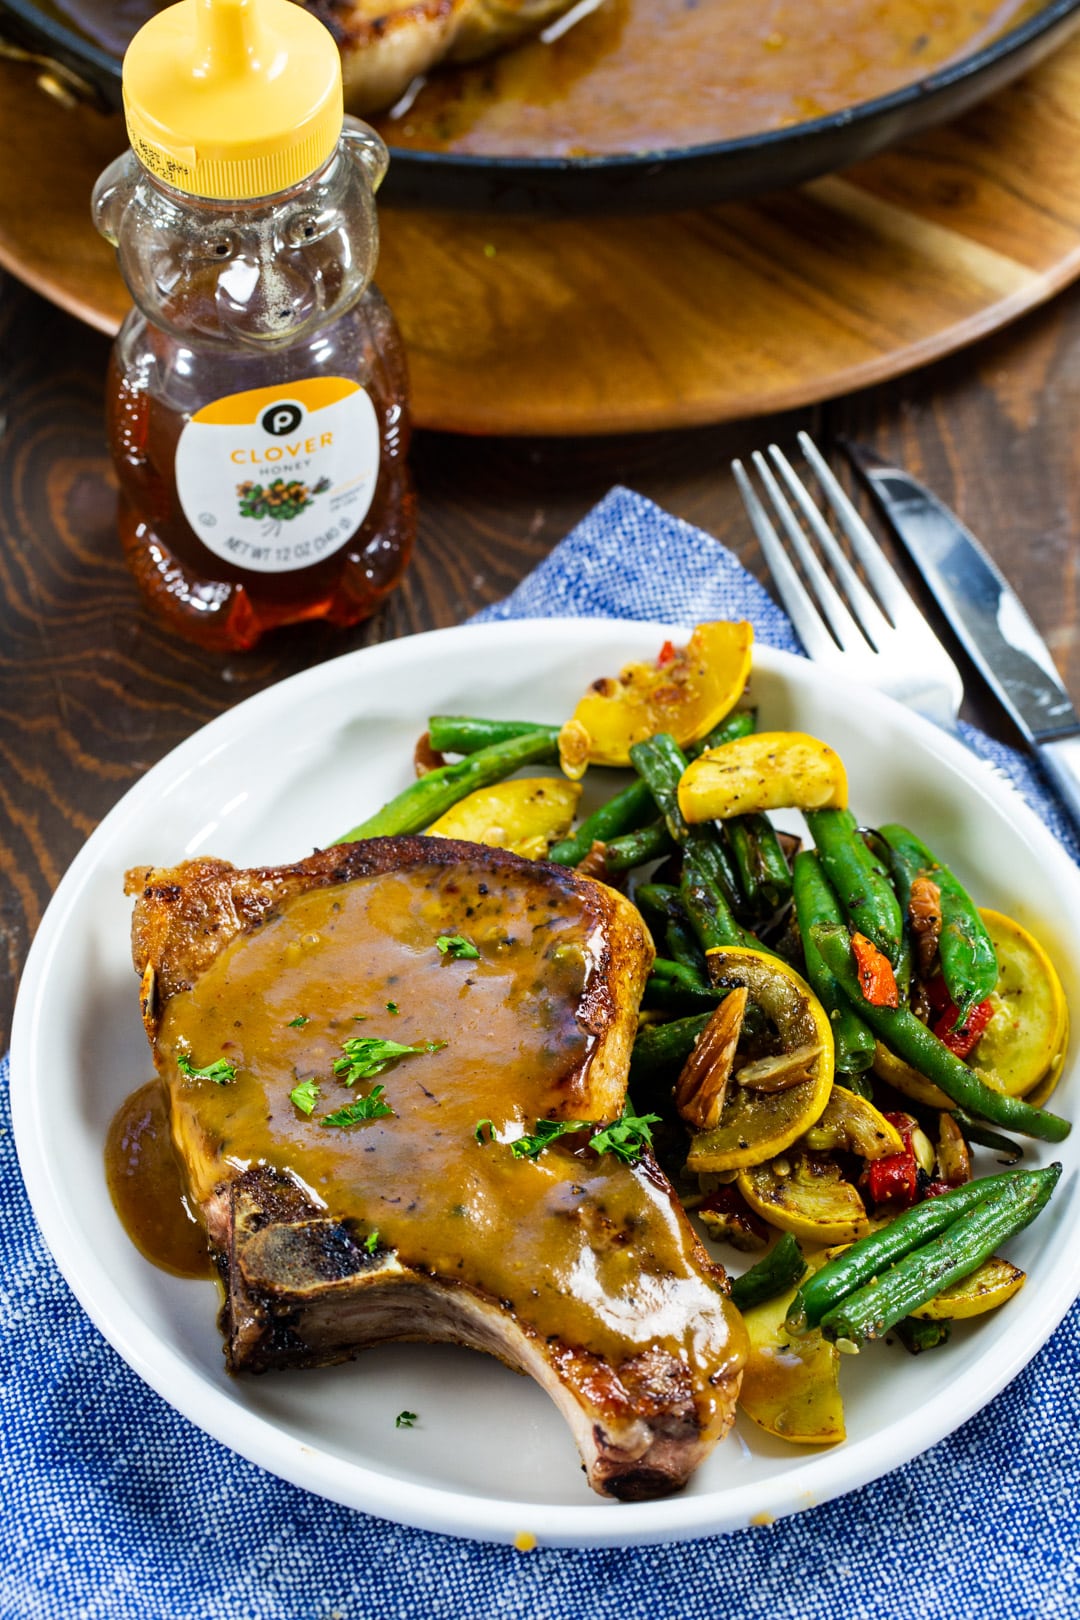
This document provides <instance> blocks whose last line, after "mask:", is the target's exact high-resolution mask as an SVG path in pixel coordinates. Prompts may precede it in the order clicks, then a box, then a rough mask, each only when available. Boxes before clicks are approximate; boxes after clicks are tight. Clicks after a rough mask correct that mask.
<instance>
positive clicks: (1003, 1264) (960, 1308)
mask: <svg viewBox="0 0 1080 1620" xmlns="http://www.w3.org/2000/svg"><path fill="white" fill-rule="evenodd" d="M1026 1281H1027V1273H1026V1272H1023V1271H1021V1270H1020V1268H1019V1267H1018V1266H1014V1265H1010V1263H1009V1261H1008V1260H1000V1259H999V1258H998V1256H997V1255H996V1254H995V1255H993V1256H992V1257H991V1258H990V1259H989V1260H984V1261H983V1263H982V1265H981V1266H979V1268H978V1270H977V1271H973V1272H972V1273H971V1275H970V1277H961V1278H960V1280H959V1281H958V1282H954V1283H953V1284H952V1285H951V1286H950V1287H949V1288H943V1289H942V1291H941V1293H940V1294H935V1295H934V1297H933V1299H930V1300H927V1302H926V1304H925V1305H920V1306H918V1308H917V1309H916V1310H914V1311H912V1313H911V1314H912V1316H922V1317H926V1318H927V1319H928V1320H930V1321H931V1322H942V1321H952V1322H956V1321H960V1320H961V1319H962V1318H964V1317H968V1316H982V1315H983V1314H984V1313H985V1312H986V1311H992V1310H995V1309H996V1308H997V1306H998V1305H1004V1303H1005V1301H1006V1300H1007V1299H1012V1297H1013V1295H1014V1294H1017V1293H1019V1291H1020V1289H1021V1288H1023V1286H1024V1283H1025V1282H1026Z"/></svg>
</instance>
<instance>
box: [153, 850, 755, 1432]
mask: <svg viewBox="0 0 1080 1620" xmlns="http://www.w3.org/2000/svg"><path fill="white" fill-rule="evenodd" d="M450 918H453V919H454V925H453V926H454V930H455V931H456V930H457V929H460V931H461V932H462V933H463V934H464V935H465V936H466V937H467V938H468V939H469V940H470V941H471V942H473V943H474V944H475V946H476V947H477V949H478V950H479V952H480V957H479V959H478V960H470V959H457V958H455V957H453V956H452V955H450V954H449V953H447V954H442V953H440V952H439V950H438V949H437V946H436V940H437V938H438V937H439V935H440V934H441V933H445V932H447V931H448V919H450ZM593 928H594V922H593V920H592V919H591V918H590V917H589V916H588V915H587V914H586V913H585V911H584V909H583V908H582V906H581V904H580V902H579V900H578V899H577V897H576V896H575V893H574V891H573V889H572V888H570V887H569V886H568V887H567V889H566V890H565V891H564V892H562V893H559V892H558V891H553V890H552V889H551V887H550V886H549V885H547V884H543V885H539V884H538V885H536V887H535V888H533V886H531V885H520V884H519V885H518V886H517V887H515V888H514V889H513V891H512V896H511V897H510V898H508V897H507V895H506V894H504V893H499V892H497V890H496V887H495V886H492V892H488V886H487V884H486V883H485V882H484V881H483V877H482V876H477V875H476V874H475V873H473V872H472V870H471V869H470V868H463V867H455V866H451V867H446V866H418V867H415V868H411V869H409V870H407V871H403V872H400V873H392V874H383V875H380V876H379V877H378V878H375V879H372V880H357V881H355V882H352V883H350V884H346V885H342V886H340V887H331V888H324V889H318V890H314V891H310V892H307V893H304V894H301V895H298V896H296V897H294V898H293V899H291V900H289V901H288V902H286V903H285V904H284V906H283V907H282V908H281V909H280V910H279V911H278V912H277V913H276V914H274V915H273V916H271V917H270V918H269V920H267V921H266V922H265V923H264V924H263V925H262V926H261V927H260V928H258V929H257V930H256V931H254V932H252V933H248V934H245V935H242V936H240V937H238V938H237V939H235V940H233V941H232V943H231V944H229V945H227V946H226V947H225V948H224V949H223V950H222V952H221V953H220V955H219V956H218V957H217V958H216V959H215V960H214V961H213V962H212V963H211V965H210V966H209V968H207V970H206V971H205V972H204V973H202V974H201V976H200V977H199V978H198V980H197V982H196V984H195V985H194V987H193V988H192V989H191V990H190V991H185V992H180V993H178V994H176V995H174V996H173V997H172V998H171V1000H170V1001H169V1002H168V1004H167V1006H166V1008H165V1011H164V1015H163V1019H162V1025H161V1030H160V1035H159V1042H158V1044H159V1049H160V1052H161V1054H162V1056H163V1059H164V1063H165V1068H166V1072H168V1073H169V1075H170V1081H169V1086H170V1092H171V1096H170V1105H171V1109H172V1118H173V1134H174V1137H175V1139H176V1140H177V1141H178V1142H180V1143H181V1144H182V1145H183V1157H184V1160H185V1163H186V1165H187V1167H188V1172H189V1179H190V1189H191V1195H192V1200H193V1202H196V1203H199V1202H201V1201H202V1200H204V1199H205V1198H206V1197H207V1196H208V1195H209V1193H210V1192H211V1190H212V1189H213V1187H214V1186H216V1185H217V1184H218V1183H219V1182H220V1181H221V1180H222V1179H223V1178H224V1177H227V1176H229V1175H232V1174H236V1173H238V1172H240V1171H241V1170H243V1169H244V1168H246V1167H247V1166H248V1165H250V1164H253V1163H263V1164H269V1165H272V1166H274V1167H275V1168H277V1169H279V1170H281V1171H285V1172H287V1173H288V1174H289V1175H291V1176H292V1177H293V1178H294V1179H295V1180H296V1181H297V1182H299V1183H300V1184H301V1185H302V1186H303V1187H304V1189H305V1190H306V1191H307V1193H308V1194H309V1196H311V1197H312V1199H313V1200H314V1201H315V1202H316V1203H317V1204H320V1205H322V1206H323V1207H325V1208H326V1210H327V1212H328V1213H329V1214H330V1215H332V1216H334V1217H336V1218H348V1219H349V1220H350V1222H351V1223H352V1229H353V1230H355V1231H357V1232H358V1233H359V1234H360V1235H361V1236H364V1235H366V1234H368V1233H370V1232H372V1231H377V1232H378V1234H379V1239H378V1242H379V1247H380V1249H382V1248H384V1247H385V1248H391V1249H393V1250H395V1251H396V1253H397V1255H398V1256H399V1257H400V1259H401V1260H402V1261H404V1262H405V1263H406V1264H409V1265H412V1266H414V1267H417V1268H419V1269H421V1270H423V1269H431V1270H433V1271H436V1272H438V1273H439V1274H441V1275H443V1276H454V1277H458V1278H460V1279H461V1280H462V1281H463V1282H466V1283H469V1284H472V1285H473V1286H474V1287H476V1288H478V1289H481V1290H483V1291H484V1292H485V1293H487V1294H488V1295H490V1296H493V1297H495V1298H497V1299H500V1300H502V1301H503V1302H504V1303H505V1304H507V1305H508V1306H509V1308H512V1309H514V1310H515V1311H516V1312H517V1314H518V1315H519V1317H520V1318H521V1320H522V1321H523V1322H524V1323H526V1324H528V1325H529V1326H530V1327H531V1328H533V1329H534V1330H535V1331H536V1332H537V1334H539V1335H546V1336H554V1337H557V1338H559V1339H560V1340H563V1341H564V1342H566V1343H567V1344H570V1345H573V1346H575V1347H578V1348H580V1349H583V1350H585V1351H589V1352H593V1353H595V1354H597V1355H601V1356H604V1357H605V1358H610V1359H612V1360H614V1361H616V1362H618V1361H621V1360H623V1359H625V1358H626V1357H627V1356H628V1355H633V1354H635V1353H636V1352H637V1351H645V1350H647V1349H648V1348H650V1347H651V1346H663V1347H664V1348H666V1349H668V1350H669V1351H670V1352H671V1353H672V1354H674V1355H676V1356H678V1357H679V1358H680V1359H682V1360H684V1361H686V1362H687V1364H688V1365H690V1366H691V1367H693V1368H694V1369H695V1370H696V1372H697V1374H698V1376H697V1377H696V1378H695V1383H696V1384H697V1385H698V1386H699V1388H700V1389H702V1390H705V1391H707V1390H708V1380H709V1379H710V1378H719V1377H724V1376H725V1375H726V1374H727V1373H729V1372H731V1371H732V1370H733V1369H734V1366H735V1364H736V1362H737V1360H738V1358H739V1356H740V1354H741V1352H742V1348H743V1343H744V1340H743V1332H742V1329H741V1325H740V1324H739V1322H738V1319H737V1317H736V1315H735V1313H734V1312H733V1310H732V1308H731V1306H730V1305H729V1303H728V1301H727V1300H726V1298H725V1296H724V1295H723V1294H722V1292H721V1291H720V1289H719V1286H718V1285H717V1284H716V1283H714V1282H713V1281H712V1280H711V1279H710V1278H709V1277H708V1276H706V1275H704V1274H703V1273H702V1272H701V1271H700V1270H699V1269H698V1267H697V1266H696V1265H695V1264H694V1263H693V1262H692V1260H691V1253H692V1242H691V1239H690V1237H689V1227H688V1225H687V1223H686V1218H685V1216H684V1215H683V1214H682V1212H681V1211H680V1210H679V1209H678V1208H677V1207H676V1206H675V1204H674V1203H673V1201H672V1198H671V1195H670V1191H669V1189H668V1188H667V1185H666V1183H665V1182H663V1181H662V1179H660V1178H658V1176H657V1175H656V1174H655V1172H651V1171H650V1170H649V1169H648V1168H647V1167H646V1166H645V1165H642V1164H640V1163H639V1164H637V1165H633V1166H628V1165H625V1164H622V1163H621V1162H620V1161H619V1160H618V1159H617V1158H616V1157H614V1156H613V1155H610V1154H604V1155H596V1154H593V1153H591V1152H588V1151H585V1150H583V1149H582V1148H581V1146H580V1144H581V1142H582V1140H583V1138H581V1137H580V1136H576V1137H568V1138H564V1139H562V1140H560V1141H559V1142H558V1143H556V1144H555V1145H554V1146H553V1147H551V1148H548V1149H547V1150H545V1151H544V1152H543V1153H541V1154H540V1155H539V1157H538V1158H537V1159H535V1160H530V1159H528V1158H516V1157H515V1156H514V1155H513V1153H512V1151H511V1148H510V1143H511V1141H513V1140H514V1139H516V1138H517V1137H519V1136H520V1135H521V1134H523V1132H524V1133H529V1132H532V1131H534V1130H535V1128H536V1122H537V1120H538V1119H542V1118H549V1117H552V1116H554V1115H556V1114H558V1113H559V1112H560V1111H561V1112H562V1113H563V1115H564V1117H565V1116H566V1114H567V1113H568V1112H570V1110H569V1109H568V1107H567V1104H568V1102H569V1100H570V1098H571V1097H572V1095H573V1090H572V1088H573V1085H574V1081H575V1079H576V1078H577V1076H578V1073H579V1070H580V1067H581V1065H582V1064H583V1063H585V1062H586V1061H587V1059H588V1057H589V1054H590V1051H591V1048H592V1044H593V1041H594V1037H593V1036H592V1035H591V1034H590V1033H589V1032H588V1031H587V1030H586V1029H584V1028H583V1027H582V1025H581V1024H580V1023H579V1021H578V1018H577V1017H576V1016H575V1012H576V1010H577V1009H578V1008H579V1007H580V1003H581V996H582V992H583V989H584V988H585V987H586V985H587V982H588V980H589V979H590V977H591V976H592V974H593V973H594V971H595V969H596V967H597V963H596V960H595V951H596V949H597V944H596V942H595V940H594V938H593V934H592V930H593ZM391 1004H392V1005H393V1006H394V1007H396V1009H397V1011H396V1012H394V1011H392V1010H391ZM354 1037H360V1038H367V1037H375V1038H378V1039H382V1040H393V1041H395V1042H399V1043H401V1044H402V1045H408V1046H413V1045H416V1046H420V1045H425V1044H427V1043H434V1042H445V1043H446V1044H445V1045H444V1046H440V1047H439V1049H438V1050H436V1051H427V1050H425V1051H422V1052H419V1053H417V1054H415V1055H410V1056H405V1057H401V1058H399V1059H398V1060H397V1061H396V1062H394V1063H392V1064H391V1065H390V1066H388V1067H387V1068H386V1069H385V1070H384V1071H383V1072H382V1073H381V1074H380V1075H378V1076H377V1077H376V1078H373V1079H367V1080H358V1081H357V1082H356V1083H355V1084H354V1085H353V1086H351V1087H350V1086H348V1085H346V1082H345V1077H344V1076H341V1075H335V1073H334V1063H335V1061H336V1060H338V1059H340V1058H341V1057H342V1054H343V1048H344V1045H345V1043H346V1042H347V1041H349V1040H351V1039H352V1038H354ZM180 1054H186V1056H187V1057H188V1058H189V1060H190V1064H191V1065H192V1066H194V1067H195V1068H205V1067H207V1066H209V1065H211V1064H214V1063H216V1062H218V1060H220V1059H224V1060H225V1061H226V1062H227V1063H228V1064H229V1065H231V1066H233V1068H234V1070H235V1073H234V1076H233V1078H232V1079H231V1080H229V1081H228V1082H227V1083H225V1084H220V1085H219V1084H214V1083H213V1081H211V1080H208V1079H195V1078H191V1077H190V1076H185V1075H184V1074H183V1073H182V1072H181V1071H180V1070H179V1068H178V1067H177V1066H176V1058H177V1056H178V1055H180ZM307 1080H313V1081H314V1082H315V1083H316V1084H317V1086H318V1088H319V1096H318V1101H317V1103H316V1106H315V1111H314V1113H313V1115H312V1116H311V1117H310V1118H308V1117H305V1115H304V1114H303V1113H302V1112H301V1111H300V1110H299V1108H298V1107H297V1106H296V1105H295V1104H294V1103H293V1102H292V1101H291V1100H290V1092H291V1091H292V1090H293V1089H294V1088H295V1087H296V1086H298V1085H299V1084H301V1083H302V1082H304V1081H307ZM375 1084H379V1085H383V1086H384V1087H385V1100H386V1102H388V1103H389V1105H390V1106H391V1107H392V1109H393V1114H392V1115H389V1116H386V1117H382V1118H376V1119H372V1120H370V1121H368V1122H365V1123H361V1124H355V1125H351V1126H348V1127H345V1128H334V1127H331V1126H327V1125H325V1124H324V1123H323V1120H324V1119H325V1118H326V1116H327V1115H328V1114H330V1113H331V1112H333V1111H336V1110H338V1109H340V1108H342V1107H343V1106H345V1105H347V1104H349V1103H350V1102H353V1101H355V1100H356V1098H357V1097H359V1096H365V1095H368V1094H369V1093H370V1092H371V1091H372V1089H373V1086H374V1085H375ZM571 1117H573V1115H572V1112H571ZM481 1120H486V1121H490V1125H489V1126H486V1127H485V1128H484V1130H483V1131H482V1132H481V1133H480V1134H481V1136H482V1137H483V1140H482V1141H481V1140H477V1125H478V1123H479V1122H480V1121H481ZM699 1415H700V1418H701V1421H702V1423H703V1425H704V1427H705V1429H706V1430H708V1429H709V1427H710V1425H711V1424H713V1423H716V1422H718V1421H719V1418H720V1416H721V1415H722V1410H718V1407H717V1404H716V1402H715V1401H713V1400H712V1398H711V1397H710V1396H709V1395H708V1393H704V1394H700V1395H699Z"/></svg>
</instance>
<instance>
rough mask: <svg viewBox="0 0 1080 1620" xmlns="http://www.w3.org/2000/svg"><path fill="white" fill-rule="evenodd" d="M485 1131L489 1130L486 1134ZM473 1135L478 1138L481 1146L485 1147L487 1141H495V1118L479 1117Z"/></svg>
mask: <svg viewBox="0 0 1080 1620" xmlns="http://www.w3.org/2000/svg"><path fill="white" fill-rule="evenodd" d="M485 1131H486V1132H487V1135H486V1136H485V1134H484V1132H485ZM473 1135H474V1136H475V1137H476V1140H477V1141H478V1142H479V1143H480V1146H481V1147H483V1145H484V1143H485V1142H491V1141H494V1139H495V1121H494V1120H493V1119H478V1120H477V1122H476V1124H475V1125H474V1126H473Z"/></svg>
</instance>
